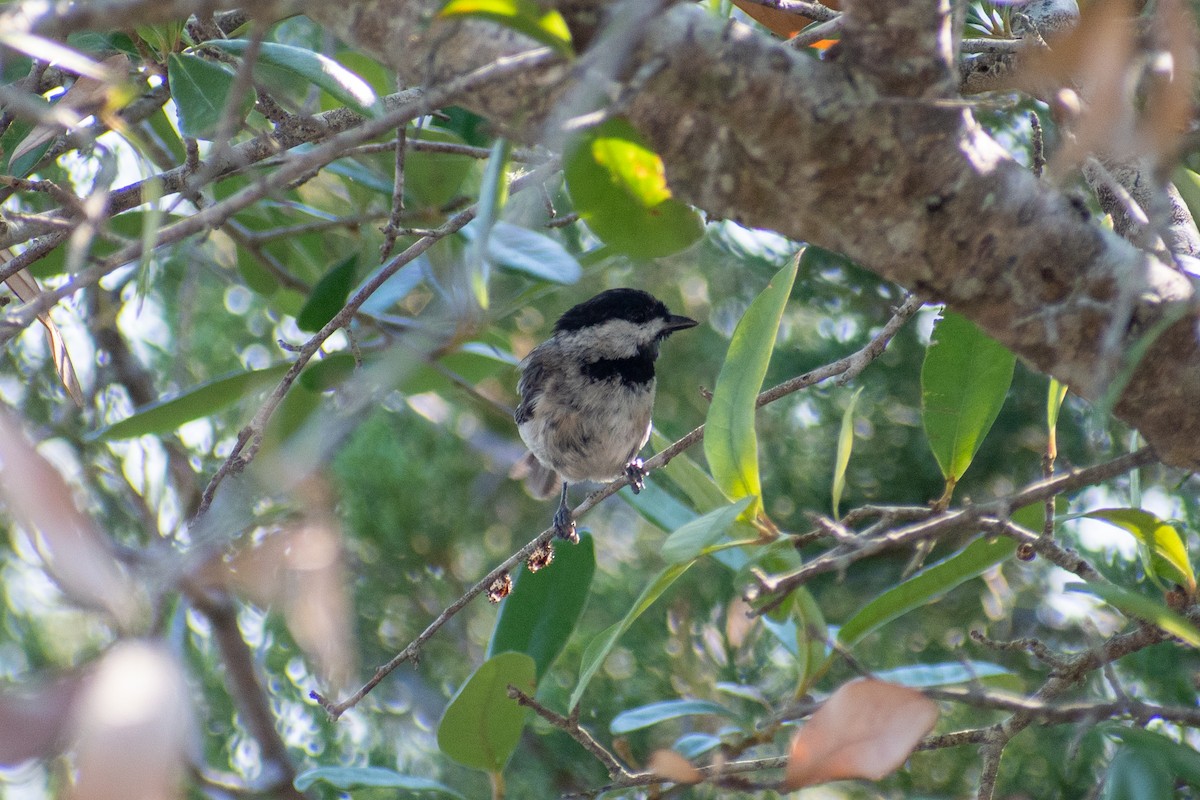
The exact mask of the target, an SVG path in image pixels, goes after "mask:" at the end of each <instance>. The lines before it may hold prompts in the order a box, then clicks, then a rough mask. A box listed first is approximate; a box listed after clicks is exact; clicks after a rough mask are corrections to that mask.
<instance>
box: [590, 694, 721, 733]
mask: <svg viewBox="0 0 1200 800" xmlns="http://www.w3.org/2000/svg"><path fill="white" fill-rule="evenodd" d="M705 714H707V715H715V716H722V717H731V718H732V717H736V716H737V715H736V714H734V713H733V712H732V711H730V710H729V709H728V708H726V707H725V706H723V705H720V704H718V703H714V702H712V701H710V700H664V701H663V702H661V703H650V704H649V705H644V706H639V707H637V708H631V709H629V710H627V711H622V712H621V713H620V714H617V715H616V716H615V717H613V721H612V722H611V723H610V724H609V726H608V730H609V733H611V734H613V735H614V736H621V735H623V734H626V733H632V732H633V731H640V730H641V729H642V728H649V727H650V726H651V725H657V724H658V723H660V722H666V721H667V720H670V719H679V718H680V717H694V716H697V715H705Z"/></svg>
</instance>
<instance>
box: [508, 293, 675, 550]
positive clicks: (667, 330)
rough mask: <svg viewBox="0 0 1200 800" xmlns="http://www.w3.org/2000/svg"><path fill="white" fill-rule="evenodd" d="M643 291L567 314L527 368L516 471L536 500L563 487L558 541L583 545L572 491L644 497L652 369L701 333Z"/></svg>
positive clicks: (610, 296) (523, 367) (588, 303)
mask: <svg viewBox="0 0 1200 800" xmlns="http://www.w3.org/2000/svg"><path fill="white" fill-rule="evenodd" d="M696 324H697V322H696V320H694V319H691V318H690V317H684V316H680V315H678V314H672V313H671V312H670V311H668V310H667V307H666V305H665V304H663V302H662V301H661V300H658V299H657V298H656V297H654V295H652V294H650V293H649V292H644V291H642V290H640V289H629V288H620V289H608V290H606V291H603V292H601V293H600V294H598V295H596V296H595V297H592V298H591V299H590V300H585V301H584V302H582V303H580V304H578V305H576V306H573V307H572V308H570V309H568V310H567V311H566V313H564V314H563V315H562V316H561V317H559V319H558V322H556V323H555V325H554V331H553V334H552V335H551V336H550V338H549V339H547V340H546V341H544V342H542V343H541V344H539V345H538V346H537V347H535V348H534V349H533V350H532V351H530V353H529V355H527V356H526V357H525V358H524V359H523V360H522V361H521V363H520V365H519V369H520V371H521V376H520V379H519V380H518V382H517V394H519V395H520V403H519V404H518V405H517V409H516V413H515V415H514V416H515V419H516V422H517V431H518V432H519V433H520V435H521V439H522V440H523V441H524V442H525V445H526V446H527V447H528V448H529V452H528V453H527V454H526V455H525V457H524V458H523V459H522V461H521V462H519V463H518V465H517V469H516V470H514V472H515V473H516V474H518V475H520V474H524V475H525V476H526V477H527V478H528V480H527V484H528V485H529V486H530V487H531V490H533V491H534V492H535V494H539V495H540V496H542V497H549V496H550V495H551V494H552V493H553V491H554V489H555V488H557V485H558V483H559V482H561V483H562V493H561V495H560V498H559V504H558V509H557V511H555V514H554V530H555V533H556V535H557V536H558V537H560V538H562V539H566V540H568V541H571V542H575V541H578V536H577V535H576V533H575V520H574V518H573V517H572V516H571V510H570V508H568V506H567V487H568V486H569V485H570V484H572V483H581V482H584V481H598V482H607V481H612V480H616V479H617V478H621V477H625V478H627V479H628V480H629V483H630V485H631V487H632V488H633V491H634V492H635V493H636V492H640V491H641V490H642V489H643V488H645V476H646V472H645V469H644V468H643V466H642V460H641V459H640V458H638V453H639V452H640V451H641V449H642V448H643V447H644V446H645V445H646V442H647V440H649V438H650V421H651V419H650V418H651V411H652V410H653V407H654V387H655V379H654V362H655V360H657V358H658V351H659V346H660V345H661V344H662V342H663V340H664V339H666V338H667V337H668V336H670V335H671V334H672V333H675V332H676V331H681V330H685V329H687V328H692V327H695V326H696Z"/></svg>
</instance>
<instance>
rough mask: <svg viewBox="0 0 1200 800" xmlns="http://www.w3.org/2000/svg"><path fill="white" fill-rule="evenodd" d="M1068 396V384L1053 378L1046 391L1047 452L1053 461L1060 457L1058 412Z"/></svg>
mask: <svg viewBox="0 0 1200 800" xmlns="http://www.w3.org/2000/svg"><path fill="white" fill-rule="evenodd" d="M1066 397H1067V385H1066V384H1065V383H1059V382H1058V380H1056V379H1055V378H1051V379H1050V389H1049V391H1048V392H1047V393H1046V430H1047V433H1048V434H1049V439H1048V440H1047V444H1046V453H1047V454H1048V455H1049V456H1050V460H1051V461H1053V460H1054V459H1056V458H1058V412H1059V410H1060V409H1061V408H1062V404H1063V400H1065V399H1066Z"/></svg>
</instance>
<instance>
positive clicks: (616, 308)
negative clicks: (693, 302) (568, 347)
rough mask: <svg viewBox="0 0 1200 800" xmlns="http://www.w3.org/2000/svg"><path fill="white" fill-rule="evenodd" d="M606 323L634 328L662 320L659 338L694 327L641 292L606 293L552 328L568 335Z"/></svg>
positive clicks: (650, 295)
mask: <svg viewBox="0 0 1200 800" xmlns="http://www.w3.org/2000/svg"><path fill="white" fill-rule="evenodd" d="M609 320H625V321H626V322H632V323H634V324H636V325H641V324H645V323H649V322H651V321H653V320H661V321H662V322H663V326H662V333H661V335H662V336H666V335H668V334H670V333H673V332H675V331H680V330H683V329H684V328H691V327H694V326H695V325H696V324H697V323H696V320H694V319H691V318H689V317H683V316H680V315H678V314H672V313H671V312H670V311H668V310H667V307H666V305H664V304H663V302H662V301H661V300H659V299H658V298H657V297H655V296H654V295H652V294H650V293H649V292H643V291H642V290H641V289H608V290H607V291H603V292H601V293H600V294H598V295H596V296H595V297H593V298H592V299H590V300H585V301H583V302H582V303H580V304H579V305H577V306H573V307H572V308H570V309H568V310H567V312H566V313H564V314H563V315H562V316H561V317H559V319H558V322H556V323H555V324H554V332H555V333H569V332H570V331H578V330H582V329H584V328H590V327H592V326H593V325H601V324H603V323H605V322H608V321H609Z"/></svg>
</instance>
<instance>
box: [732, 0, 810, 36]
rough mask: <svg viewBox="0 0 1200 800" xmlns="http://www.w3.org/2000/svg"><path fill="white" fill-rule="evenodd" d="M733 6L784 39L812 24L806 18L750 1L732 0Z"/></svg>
mask: <svg viewBox="0 0 1200 800" xmlns="http://www.w3.org/2000/svg"><path fill="white" fill-rule="evenodd" d="M733 4H734V5H735V6H737V7H738V8H740V9H741V10H742V11H744V12H745V14H746V16H748V17H750V19H752V20H754V21H755V22H757V23H758V24H759V25H762V26H763V27H764V28H766V29H767V30H769V31H770V32H771V33H773V34H775V35H776V36H782V37H783V38H784V39H790V38H792V37H793V36H795V35H796V34H797V33H799V32H800V31H802V30H804V28H805V26H807V25H808V23H810V22H812V20H811V19H809V18H808V17H802V16H800V15H799V14H792V13H790V12H787V11H780V10H779V9H778V8H770V7H769V6H764V5H759V4H758V3H754V2H751V0H733Z"/></svg>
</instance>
